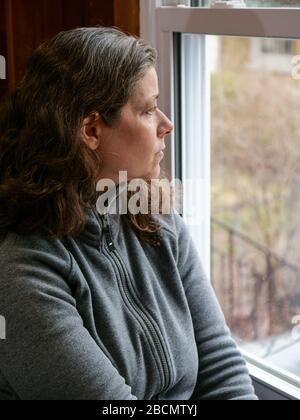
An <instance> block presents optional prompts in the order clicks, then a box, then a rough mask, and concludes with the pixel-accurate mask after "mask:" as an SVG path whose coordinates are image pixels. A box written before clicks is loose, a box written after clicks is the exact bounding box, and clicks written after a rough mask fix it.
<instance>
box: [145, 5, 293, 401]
mask: <svg viewBox="0 0 300 420" xmlns="http://www.w3.org/2000/svg"><path fill="white" fill-rule="evenodd" d="M165 4H173V6H165ZM176 4H181V5H183V6H181V7H178V5H176ZM189 4H191V3H190V2H189V0H186V1H182V0H181V1H180V0H178V1H176V0H169V1H168V0H166V1H164V0H140V9H141V37H142V38H145V39H147V40H148V41H150V42H151V44H152V45H153V46H154V47H155V48H156V49H157V51H158V55H159V60H158V66H157V70H158V77H159V84H160V92H161V97H160V98H159V106H160V107H161V109H163V111H164V112H165V113H166V114H167V115H168V116H169V118H170V119H171V120H172V121H174V118H175V109H174V71H173V66H174V62H173V59H174V54H173V51H174V49H173V34H174V33H183V34H199V35H202V36H203V37H201V36H200V37H199V44H198V45H197V46H196V47H197V48H195V49H194V50H193V54H192V55H189V56H188V57H186V56H185V57H182V60H186V59H187V58H188V59H189V60H195V66H198V67H197V70H198V73H197V76H198V78H199V83H198V84H197V85H196V89H198V91H196V92H195V96H197V93H199V94H201V95H200V96H201V98H200V102H198V105H199V104H200V105H201V107H200V118H199V108H198V106H197V107H194V108H195V113H194V115H193V114H191V113H192V112H193V109H189V119H188V121H194V126H195V127H196V128H195V129H196V130H198V131H197V132H196V133H192V132H188V134H189V135H191V134H192V135H195V134H196V135H197V138H198V140H200V146H199V147H200V149H201V151H202V154H201V155H200V156H199V155H198V156H194V157H193V156H192V157H191V156H189V157H188V158H189V159H191V158H192V159H193V158H194V159H195V164H193V165H192V166H193V167H194V168H196V170H197V171H198V173H196V174H194V176H195V178H197V177H198V176H199V175H200V176H201V177H202V178H203V179H204V181H205V185H206V188H205V198H206V199H205V210H204V220H203V223H202V225H201V226H202V227H201V229H202V231H201V229H200V232H199V231H198V232H197V236H198V238H201V244H200V243H198V244H197V245H198V246H199V251H200V256H201V258H202V262H203V265H204V267H205V270H206V273H207V275H208V277H209V278H210V246H211V243H210V223H211V222H210V216H211V213H210V193H209V191H210V181H211V180H210V161H211V157H210V132H209V126H210V106H209V97H210V92H209V89H205V86H207V84H208V83H209V77H208V72H207V66H205V65H204V63H205V57H206V54H207V51H206V46H205V35H223V36H240V37H241V36H245V37H271V38H288V39H300V25H299V22H300V9H292V8H291V9H278V8H265V9H262V8H261V9H259V8H255V9H254V8H251V9H250V8H249V9H210V8H200V7H189ZM187 36H188V35H187ZM183 42H184V41H183ZM199 63H202V64H201V65H200V66H199ZM183 64H184V63H183V62H182V65H183ZM194 81H195V80H194ZM187 87H189V86H187ZM183 94H184V92H183ZM182 105H183V107H182V108H183V112H184V109H185V106H186V104H185V103H184V98H183V104H182ZM196 108H197V109H196ZM187 130H189V126H187V125H186V124H185V126H183V127H182V132H181V135H182V138H184V136H186V135H187ZM174 138H175V133H174V132H173V133H172V138H171V144H170V145H169V146H170V147H168V149H167V151H168V153H167V154H166V159H165V165H166V169H167V171H168V172H169V173H170V174H171V176H172V178H173V179H174V178H175V148H174ZM189 138H190V137H189ZM183 146H184V145H183ZM183 149H184V147H183ZM184 153H185V152H184V150H183V160H185V159H187V156H185V155H184ZM183 163H184V164H185V162H183ZM187 173H188V170H187V168H186V167H185V169H184V171H183V175H184V177H185V176H186V175H187ZM188 175H189V176H190V175H191V174H188ZM187 205H188V204H187ZM195 240H196V242H197V238H195ZM244 356H245V357H246V359H247V361H248V365H249V370H250V373H251V374H252V377H253V380H254V383H255V384H256V385H257V387H258V388H259V389H262V390H263V394H264V395H265V396H266V398H267V397H269V398H268V399H300V390H299V382H298V378H292V375H291V376H289V375H287V374H285V373H284V372H282V373H279V372H278V370H277V369H276V370H275V369H274V370H272V368H271V367H268V368H267V367H266V366H264V365H260V363H259V361H257V360H254V358H253V357H252V356H251V355H247V354H244Z"/></svg>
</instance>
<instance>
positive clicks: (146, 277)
mask: <svg viewBox="0 0 300 420" xmlns="http://www.w3.org/2000/svg"><path fill="white" fill-rule="evenodd" d="M156 58H157V57H156V50H154V49H153V48H151V46H149V45H147V43H145V42H144V41H142V40H141V39H138V38H136V37H132V36H127V35H125V34H124V33H122V32H120V31H119V30H118V29H116V28H102V27H95V28H78V29H76V30H72V31H67V32H62V33H60V34H58V35H57V36H56V37H55V38H53V39H52V40H50V41H48V42H46V43H44V44H43V45H42V46H40V47H39V48H38V49H37V50H36V51H35V52H34V54H33V55H32V57H31V58H30V60H29V62H28V66H27V70H26V74H25V76H24V78H23V80H22V81H21V83H20V84H19V86H18V88H17V89H16V91H15V92H14V93H13V95H12V96H11V98H10V100H9V103H8V104H7V105H6V108H5V109H4V110H2V113H1V125H0V130H1V131H0V134H1V137H0V138H1V142H0V173H1V178H0V229H1V241H0V261H1V274H0V313H1V315H2V316H3V317H4V318H5V320H6V329H7V331H6V339H5V340H1V341H0V398H1V399H30V400H31V399H32V400H39V399H66V400H70V399H98V400H114V399H116V400H117V399H121V400H122V399H124V400H136V399H143V400H151V399H161V400H169V399H179V400H189V399H195V400H201V399H250V400H251V399H256V396H255V395H254V391H253V387H252V385H251V380H250V378H249V375H248V371H247V369H246V365H245V362H244V361H243V359H242V357H241V354H240V353H239V351H238V349H237V347H236V345H235V343H234V342H233V340H232V338H231V336H230V332H229V330H228V328H227V326H226V324H225V321H224V317H223V315H222V312H221V310H220V307H219V305H218V303H217V300H216V297H215V295H214V293H213V291H212V288H211V286H210V284H209V282H208V281H207V279H206V278H205V276H204V274H203V271H202V267H201V264H200V261H199V257H198V254H197V251H196V248H195V245H194V243H193V242H192V239H191V236H190V234H189V232H188V229H187V226H186V225H185V224H184V222H183V220H182V218H181V217H180V216H179V214H178V213H177V212H176V211H174V209H173V210H171V212H170V213H169V214H164V215H163V214H161V212H159V214H157V215H156V216H154V215H153V214H142V213H141V214H133V213H131V212H127V214H123V212H122V214H121V212H120V209H119V208H118V210H117V212H116V214H111V213H108V212H106V214H104V215H103V214H101V212H99V211H98V206H97V198H98V199H99V197H101V196H102V195H99V196H98V197H97V182H98V181H99V180H102V179H104V178H106V179H110V180H112V181H115V182H117V183H118V175H119V173H120V171H125V172H126V173H127V175H128V180H134V179H135V178H140V179H143V180H145V182H146V183H147V186H149V183H150V181H151V179H158V177H159V175H161V171H160V162H161V159H162V155H161V153H160V152H161V150H162V149H164V147H165V143H164V139H165V137H166V135H167V134H169V133H170V132H171V131H172V130H173V125H172V123H171V122H170V121H169V119H168V118H167V117H166V116H165V115H164V114H163V113H162V112H161V111H160V110H159V109H158V107H157V104H156V99H157V95H158V93H159V92H158V80H157V74H156V70H155V63H156ZM117 191H118V196H119V195H120V194H121V189H120V184H118V189H117ZM106 192H107V191H106ZM108 192H111V189H110V188H109V190H108ZM128 196H131V195H130V193H129V192H128ZM149 197H150V198H151V199H152V197H151V196H149ZM150 201H151V200H150ZM159 204H161V195H159Z"/></svg>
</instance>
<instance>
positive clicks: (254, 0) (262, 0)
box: [192, 0, 300, 7]
mask: <svg viewBox="0 0 300 420" xmlns="http://www.w3.org/2000/svg"><path fill="white" fill-rule="evenodd" d="M192 1H193V0H192ZM235 1H236V0H235ZM213 3H215V0H202V1H201V0H195V1H194V6H195V7H197V6H205V7H208V6H211V4H213ZM229 3H230V0H229ZM244 3H245V5H246V6H247V7H300V0H244Z"/></svg>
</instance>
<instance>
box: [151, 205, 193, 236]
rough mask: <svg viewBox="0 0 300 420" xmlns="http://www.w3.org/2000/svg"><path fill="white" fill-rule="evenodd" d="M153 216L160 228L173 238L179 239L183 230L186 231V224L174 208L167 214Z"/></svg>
mask: <svg viewBox="0 0 300 420" xmlns="http://www.w3.org/2000/svg"><path fill="white" fill-rule="evenodd" d="M155 218H156V220H157V221H158V222H159V223H160V225H161V228H162V230H163V231H164V232H166V233H168V234H169V235H171V236H172V237H173V238H174V239H175V240H178V239H179V237H180V235H181V234H182V233H183V231H184V232H187V229H188V228H187V225H186V223H185V221H184V219H183V217H182V216H181V215H180V214H179V213H178V211H177V210H176V208H172V209H171V211H170V213H168V214H159V215H155Z"/></svg>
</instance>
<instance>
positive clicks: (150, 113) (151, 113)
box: [146, 106, 158, 115]
mask: <svg viewBox="0 0 300 420" xmlns="http://www.w3.org/2000/svg"><path fill="white" fill-rule="evenodd" d="M152 109H153V110H154V111H156V110H157V109H158V106H156V107H155V108H152ZM151 111H152V110H150V111H147V112H146V114H147V115H153V112H151Z"/></svg>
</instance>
